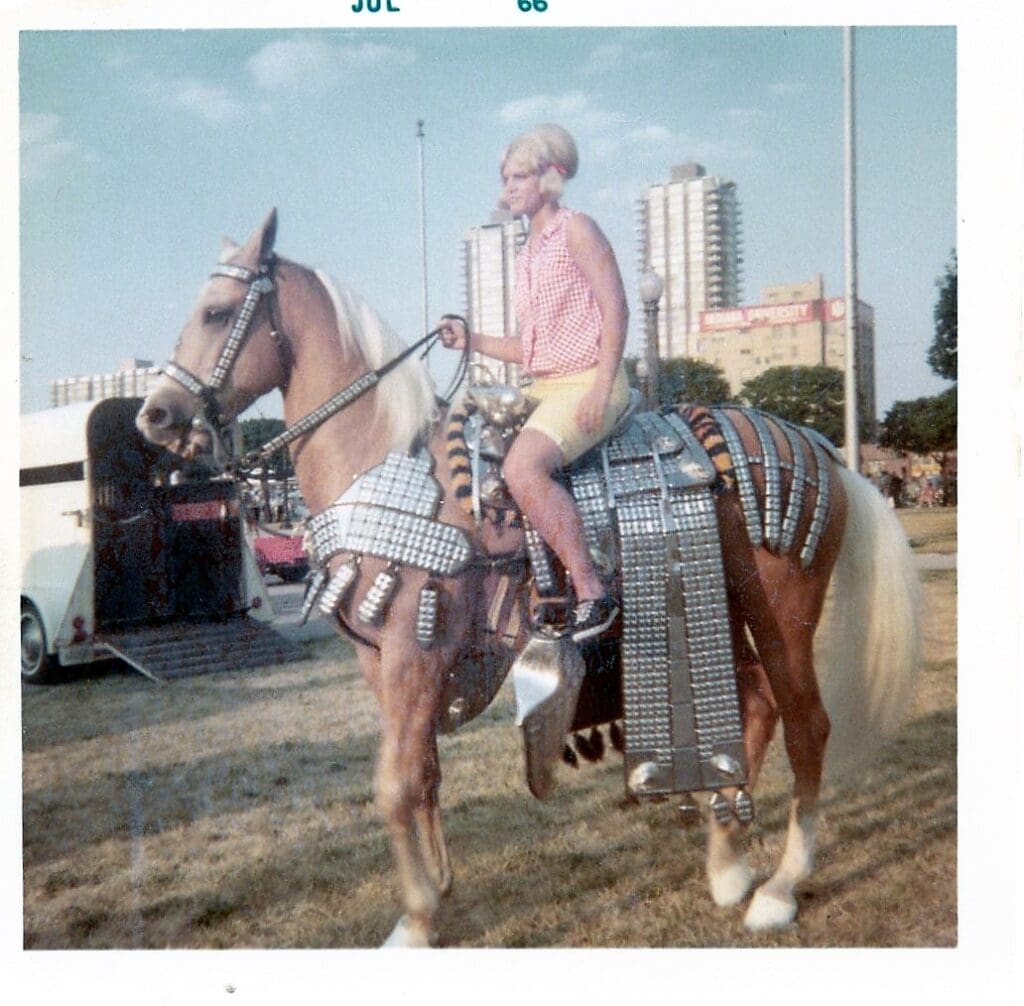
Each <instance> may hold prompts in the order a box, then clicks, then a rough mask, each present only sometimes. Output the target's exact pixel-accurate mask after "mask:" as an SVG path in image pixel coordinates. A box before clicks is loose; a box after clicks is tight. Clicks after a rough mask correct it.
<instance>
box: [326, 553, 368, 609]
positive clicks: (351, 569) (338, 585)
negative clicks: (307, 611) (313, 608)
mask: <svg viewBox="0 0 1024 1006" xmlns="http://www.w3.org/2000/svg"><path fill="white" fill-rule="evenodd" d="M358 575H359V560H358V559H357V558H352V559H349V560H348V561H347V562H343V563H342V564H341V565H340V566H339V567H338V569H337V571H336V572H335V574H334V575H333V576H332V577H331V579H330V582H329V583H328V584H327V587H326V588H325V589H324V592H323V594H322V596H321V598H320V611H321V613H322V614H324V615H326V616H327V617H328V618H330V617H331V616H332V615H333V614H334V613H335V612H336V611H337V610H338V609H339V608H340V607H341V605H342V604H343V603H344V601H345V599H346V598H347V597H348V594H349V591H350V590H351V589H352V584H354V583H355V582H356V577H357V576H358Z"/></svg>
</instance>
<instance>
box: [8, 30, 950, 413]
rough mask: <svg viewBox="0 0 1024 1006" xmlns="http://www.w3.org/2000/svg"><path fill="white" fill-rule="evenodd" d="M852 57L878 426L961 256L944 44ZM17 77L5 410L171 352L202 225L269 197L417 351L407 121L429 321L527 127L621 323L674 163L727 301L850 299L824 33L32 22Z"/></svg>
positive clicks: (887, 36)
mask: <svg viewBox="0 0 1024 1006" xmlns="http://www.w3.org/2000/svg"><path fill="white" fill-rule="evenodd" d="M856 46H857V48H856V55H857V82H858V88H857V120H858V135H857V142H858V172H859V174H858V209H859V222H858V239H859V263H860V277H859V285H860V294H861V298H862V299H864V300H866V301H868V302H869V303H871V304H872V305H873V306H874V308H875V312H876V319H877V333H876V334H877V346H876V367H877V375H878V378H877V392H878V402H879V408H880V411H881V412H884V410H885V408H887V407H888V405H889V404H891V402H892V401H893V400H894V399H898V398H912V397H916V396H918V395H923V394H932V393H934V392H936V391H938V390H941V388H942V387H944V384H943V382H942V381H940V380H938V379H937V378H935V377H934V375H932V374H931V371H930V370H929V368H928V366H927V363H926V362H925V353H926V350H927V347H928V344H929V342H930V340H931V337H932V324H933V323H932V307H933V305H934V302H935V298H936V288H935V285H934V284H935V280H936V279H937V278H938V277H939V276H940V275H941V274H942V271H943V268H944V266H945V263H946V261H947V260H948V258H949V255H950V252H951V251H952V249H953V248H954V247H955V245H956V208H955V196H956V189H955V185H956V121H955V102H956V94H955V82H956V74H955V67H956V30H955V29H954V28H951V27H950V28H936V27H909V28H892V27H879V28H863V29H858V30H857V33H856ZM19 80H20V88H21V92H20V114H21V217H20V222H21V228H20V242H21V256H22V259H21V312H22V314H21V318H22V326H21V330H22V343H21V344H22V357H23V358H22V366H21V381H22V389H21V392H22V393H21V399H22V409H23V410H26V409H34V408H40V407H44V406H45V405H46V404H47V394H48V382H49V380H50V379H52V378H54V377H62V376H71V375H74V374H82V373H100V372H106V371H108V370H111V369H113V368H114V367H115V366H116V364H117V363H118V362H119V361H120V360H121V359H123V358H125V357H131V356H138V357H142V358H149V359H153V360H155V361H158V362H159V361H161V360H162V359H164V357H165V356H166V355H167V353H168V352H169V351H170V348H171V346H172V344H173V342H174V340H175V337H176V335H177V332H178V329H179V328H180V325H181V323H182V321H183V320H184V317H185V315H186V313H187V311H188V308H189V306H190V304H191V302H192V300H193V298H194V296H195V293H196V290H197V288H198V285H199V283H200V282H201V280H202V279H203V277H204V276H205V275H206V271H207V270H208V268H209V266H210V265H211V264H212V262H213V261H214V258H215V255H216V251H217V246H218V241H219V238H220V236H221V234H228V235H231V236H233V237H235V238H236V239H239V240H241V239H242V238H244V236H245V235H246V234H247V233H248V232H249V231H251V230H252V229H253V228H254V227H255V226H256V225H257V223H258V222H259V221H260V220H261V219H262V217H263V215H264V214H265V213H266V211H267V210H269V209H270V207H272V206H276V207H278V210H279V214H280V226H279V232H278V234H279V237H278V248H279V250H280V251H281V252H282V254H285V255H287V256H289V257H292V258H295V259H297V260H299V261H301V262H304V263H306V264H310V265H317V266H321V267H324V268H326V269H327V270H328V271H330V272H332V273H333V274H334V275H335V276H337V277H338V278H339V279H340V280H342V281H343V282H346V283H348V284H349V285H351V286H352V287H354V288H355V289H357V290H358V291H359V292H361V293H362V294H363V295H364V296H365V297H367V299H368V300H369V301H370V302H371V303H373V304H374V305H375V306H376V307H377V308H378V309H379V310H380V311H381V313H382V314H383V315H384V316H385V317H386V318H388V319H389V320H390V321H391V323H392V324H393V325H394V326H395V327H396V328H397V329H398V331H399V332H400V333H401V334H402V335H403V336H404V337H405V338H407V339H409V340H411V339H413V338H414V337H416V336H417V335H418V334H419V333H420V331H421V329H422V285H421V258H420V245H419V189H418V162H417V146H416V138H415V130H416V120H417V119H418V118H423V119H424V120H425V121H426V141H425V160H426V193H427V196H426V202H427V239H428V275H429V304H430V312H431V316H432V317H433V316H435V315H437V314H438V313H440V312H441V311H443V310H459V309H461V307H462V293H461V282H460V277H459V273H458V261H459V259H458V253H459V242H460V239H461V235H462V233H463V231H464V230H465V229H466V228H467V227H469V226H472V225H474V224H478V223H483V222H485V221H486V220H487V219H488V217H489V214H490V212H491V210H492V209H493V207H494V205H495V199H496V195H497V188H498V186H497V182H498V163H497V162H498V157H499V155H500V152H501V150H502V148H503V145H504V144H505V143H506V142H507V141H508V139H510V138H511V137H512V136H513V135H515V134H516V133H517V132H519V131H521V130H522V129H524V128H526V127H529V126H531V125H533V124H535V123H537V122H539V121H546V120H554V121H558V122H561V123H562V124H564V125H565V126H567V127H568V128H569V129H570V130H571V131H572V132H573V133H574V134H575V135H576V137H577V140H578V143H579V146H580V150H581V168H580V172H579V176H578V178H577V179H576V180H575V181H574V182H573V183H571V185H570V187H569V190H568V192H567V197H566V202H567V203H568V204H570V205H572V206H574V207H576V208H578V209H582V210H584V211H586V212H589V213H590V214H591V215H593V216H594V217H595V218H596V219H597V220H598V222H599V223H600V224H601V226H602V227H603V229H604V230H605V231H606V233H607V234H608V236H609V238H610V239H611V241H612V244H613V246H614V247H615V249H616V251H617V254H618V257H619V261H620V265H621V267H622V270H623V274H624V276H625V279H626V284H627V288H628V290H629V291H630V295H631V298H632V301H633V307H634V310H633V314H634V322H635V323H636V322H638V320H639V318H640V316H641V313H642V312H641V311H640V309H639V305H638V302H637V298H636V295H635V259H636V250H635V239H634V236H633V206H634V201H635V199H636V198H637V196H638V195H639V193H640V192H641V191H642V189H643V187H644V185H646V184H648V183H650V182H654V181H659V180H662V179H664V178H665V177H667V175H668V172H669V170H670V168H671V166H672V165H673V164H677V163H681V162H682V161H685V160H690V159H695V160H699V161H700V162H702V163H703V164H704V165H705V166H706V167H707V169H708V171H709V173H712V174H717V175H720V176H723V177H726V178H731V179H732V180H734V181H735V182H736V183H737V186H738V193H739V198H740V201H741V205H742V209H743V221H744V241H745V245H744V250H745V258H746V262H745V282H744V300H745V302H747V303H756V302H758V300H759V299H760V291H761V289H762V287H763V286H765V285H766V284H770V283H776V282H791V281H796V280H802V279H807V278H810V277H811V276H813V275H815V274H816V273H819V272H820V273H822V274H823V276H824V279H825V286H826V293H827V294H829V295H831V296H838V295H841V294H842V293H843V282H844V281H843V189H842V181H843V176H842V34H841V30H840V29H838V28H782V27H776V28H770V27H769V28H721V29H712V28H696V27H679V28H664V27H662V28H656V29H654V28H595V29H588V28H537V29H529V30H525V29H514V28H512V29H509V28H496V29H490V28H465V29H456V28H436V29H402V30H391V31H376V30H373V31H370V30H326V29H319V30H274V31H263V30H245V31H243V30H226V31H209V30H189V31H183V32H182V31H151V30H150V31H146V30H143V31H114V30H111V31H73V32H59V31H57V32H55V31H38V32H24V33H23V34H22V35H21V47H20V67H19ZM635 327H636V324H634V328H635ZM638 345H639V343H638V341H637V340H636V336H635V334H634V337H633V341H632V347H633V348H635V347H637V346H638ZM446 362H447V361H445V363H446ZM445 363H442V362H441V361H440V360H439V361H438V363H437V364H436V365H435V367H436V372H437V374H438V377H439V380H440V379H441V378H442V377H444V376H446V375H447V372H448V371H447V369H446V366H445ZM262 408H263V410H264V411H265V412H266V413H267V414H278V413H277V411H276V408H277V406H276V403H275V402H272V401H269V400H268V401H266V402H264V403H263V406H262Z"/></svg>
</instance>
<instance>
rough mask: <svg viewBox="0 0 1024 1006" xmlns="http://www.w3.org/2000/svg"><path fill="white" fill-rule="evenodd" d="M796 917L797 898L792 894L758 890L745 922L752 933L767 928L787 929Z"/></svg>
mask: <svg viewBox="0 0 1024 1006" xmlns="http://www.w3.org/2000/svg"><path fill="white" fill-rule="evenodd" d="M795 918H796V898H794V897H793V895H792V894H783V895H779V894H769V893H768V892H766V891H764V890H760V891H758V892H757V893H756V894H755V895H754V898H753V900H752V901H751V902H750V908H748V909H747V915H746V918H744V920H743V924H744V925H745V926H746V927H747V929H749V930H750V931H751V932H752V933H758V932H763V931H764V930H766V929H785V928H786V926H788V925H790V924H791V923H792V921H793V920H794V919H795Z"/></svg>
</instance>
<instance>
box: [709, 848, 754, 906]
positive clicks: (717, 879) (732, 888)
mask: <svg viewBox="0 0 1024 1006" xmlns="http://www.w3.org/2000/svg"><path fill="white" fill-rule="evenodd" d="M753 880H754V875H753V873H751V871H750V867H749V866H747V863H746V860H743V859H741V860H739V861H738V862H735V863H732V864H730V865H729V866H727V867H726V868H725V869H724V870H718V871H716V872H714V873H712V872H711V871H710V870H709V871H708V883H709V884H710V885H711V897H712V898H713V899H714V902H715V904H716V905H718V907H719V908H732V907H734V906H735V905H738V904H739V903H740V902H741V901H742V900H743V899H744V898H745V897H746V896H747V891H749V890H750V885H751V883H752V882H753Z"/></svg>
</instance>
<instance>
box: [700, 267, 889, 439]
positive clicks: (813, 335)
mask: <svg viewBox="0 0 1024 1006" xmlns="http://www.w3.org/2000/svg"><path fill="white" fill-rule="evenodd" d="M761 294H762V295H761V303H760V304H754V305H748V306H745V307H734V308H728V309H720V310H714V311H712V310H708V311H702V312H701V315H700V321H699V327H698V333H697V335H696V337H695V339H694V341H693V346H692V348H691V351H690V353H689V355H690V356H692V357H694V358H695V359H698V360H705V361H706V362H708V363H712V364H714V365H715V366H717V367H720V368H721V370H722V372H723V373H724V374H725V377H726V380H727V381H728V382H729V389H730V391H731V392H732V393H733V394H734V395H735V394H737V393H738V392H739V390H740V388H741V387H742V386H743V384H744V383H745V382H746V381H749V380H750V379H751V378H752V377H756V376H757V375H758V374H762V373H764V371H766V370H770V369H771V368H772V367H816V366H825V367H835V368H837V369H839V370H844V369H845V367H846V300H845V299H844V298H843V297H826V296H825V285H824V282H823V280H822V277H821V276H820V275H818V276H816V277H815V278H814V279H811V280H808V281H807V282H804V283H782V284H779V285H776V286H769V287H766V288H765V289H764V290H762V292H761ZM856 352H857V386H858V388H859V390H860V400H861V409H862V411H863V413H864V418H866V419H867V420H868V421H870V422H872V423H873V422H874V421H875V419H876V415H875V408H876V405H875V311H874V308H873V307H872V306H871V305H870V304H865V303H864V302H863V301H861V300H858V301H857V350H856Z"/></svg>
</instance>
